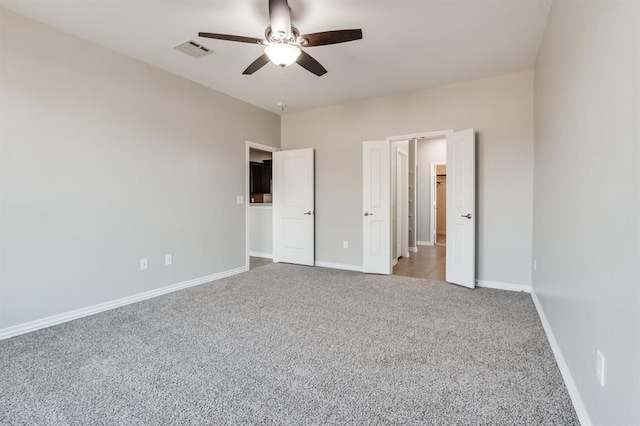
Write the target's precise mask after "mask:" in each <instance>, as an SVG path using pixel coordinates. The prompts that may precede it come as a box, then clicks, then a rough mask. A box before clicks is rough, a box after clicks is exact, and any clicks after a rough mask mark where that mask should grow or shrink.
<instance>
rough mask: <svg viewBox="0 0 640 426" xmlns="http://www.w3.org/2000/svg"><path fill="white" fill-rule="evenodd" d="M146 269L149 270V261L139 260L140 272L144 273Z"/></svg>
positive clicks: (145, 259)
mask: <svg viewBox="0 0 640 426" xmlns="http://www.w3.org/2000/svg"><path fill="white" fill-rule="evenodd" d="M147 269H149V259H147V258H146V257H145V258H144V259H140V270H141V271H146V270H147Z"/></svg>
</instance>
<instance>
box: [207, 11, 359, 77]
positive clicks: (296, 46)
mask: <svg viewBox="0 0 640 426" xmlns="http://www.w3.org/2000/svg"><path fill="white" fill-rule="evenodd" d="M269 20H270V21H271V22H270V25H269V26H268V27H267V29H266V30H265V33H264V39H260V38H254V37H243V36H236V35H229V34H216V33H205V32H201V33H198V35H199V36H200V37H206V38H214V39H218V40H228V41H237V42H240V43H251V44H259V45H263V46H266V47H265V49H264V53H263V54H262V55H261V56H260V57H259V58H258V59H256V60H255V61H253V63H252V64H251V65H249V66H248V67H247V69H245V70H244V71H243V73H242V74H253V73H254V72H256V71H258V70H259V69H260V68H262V67H263V66H265V65H266V64H268V63H269V61H271V62H273V63H274V64H276V65H278V66H280V67H283V68H284V67H286V66H289V65H291V64H293V63H294V62H296V63H297V64H298V65H300V66H301V67H302V68H304V69H306V70H307V71H310V72H312V73H314V74H315V75H317V76H322V75H324V74H326V73H327V70H326V69H325V68H324V67H323V66H322V65H320V62H318V61H317V60H315V59H314V58H313V57H312V56H311V55H309V54H308V53H307V52H305V51H303V50H302V49H301V47H314V46H326V45H329V44H337V43H345V42H347V41H353V40H360V39H361V38H362V30H360V29H354V30H334V31H323V32H319V33H312V34H304V35H300V32H299V31H298V29H297V28H296V27H295V26H293V25H291V10H290V8H289V3H288V2H287V0H269Z"/></svg>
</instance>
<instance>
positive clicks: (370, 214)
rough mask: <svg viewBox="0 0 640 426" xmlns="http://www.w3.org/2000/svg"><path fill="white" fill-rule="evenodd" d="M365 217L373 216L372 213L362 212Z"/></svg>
mask: <svg viewBox="0 0 640 426" xmlns="http://www.w3.org/2000/svg"><path fill="white" fill-rule="evenodd" d="M364 215H365V216H373V213H369V212H364Z"/></svg>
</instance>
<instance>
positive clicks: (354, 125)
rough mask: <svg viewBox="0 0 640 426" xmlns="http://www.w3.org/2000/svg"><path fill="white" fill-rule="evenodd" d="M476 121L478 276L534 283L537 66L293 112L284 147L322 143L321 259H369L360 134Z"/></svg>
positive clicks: (285, 122)
mask: <svg viewBox="0 0 640 426" xmlns="http://www.w3.org/2000/svg"><path fill="white" fill-rule="evenodd" d="M471 127H473V128H475V130H476V132H477V133H478V134H477V139H478V211H477V213H478V215H477V218H478V237H479V240H478V268H477V277H478V278H479V279H482V280H489V281H496V282H506V283H515V284H530V281H531V221H532V218H531V215H532V213H531V212H532V168H533V162H532V160H533V151H532V150H533V73H532V72H523V73H518V74H513V75H507V76H503V77H496V78H489V79H484V80H478V81H470V82H466V83H462V84H456V85H453V86H446V87H440V88H436V89H430V90H422V91H417V92H412V93H408V94H400V95H396V96H388V97H383V98H376V99H371V100H366V101H361V102H355V103H349V104H344V105H336V106H331V107H326V108H320V109H316V110H312V111H306V112H301V113H296V114H293V113H292V114H288V115H285V116H284V117H283V119H282V147H283V148H284V149H294V148H304V147H311V148H315V149H316V213H317V215H316V258H317V259H318V260H320V261H325V262H334V263H342V264H348V265H362V141H365V140H379V139H384V138H386V137H387V136H396V135H405V134H411V133H419V132H427V131H438V130H449V129H454V130H462V129H467V128H471ZM343 240H348V241H349V249H343V248H342V241H343Z"/></svg>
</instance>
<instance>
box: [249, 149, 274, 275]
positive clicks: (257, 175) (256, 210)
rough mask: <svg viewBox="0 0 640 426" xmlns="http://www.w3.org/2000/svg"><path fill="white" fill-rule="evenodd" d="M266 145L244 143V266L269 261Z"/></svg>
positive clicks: (269, 175) (270, 229)
mask: <svg viewBox="0 0 640 426" xmlns="http://www.w3.org/2000/svg"><path fill="white" fill-rule="evenodd" d="M279 150H280V149H279V148H275V147H272V146H269V145H263V144H259V143H255V142H247V143H246V156H245V163H246V188H245V200H246V203H245V205H246V211H245V215H246V216H245V220H246V224H247V225H246V247H247V253H246V257H247V260H246V268H247V269H255V268H259V267H261V266H265V265H268V264H270V263H272V262H273V199H272V197H273V195H272V194H273V174H272V160H273V153H274V152H277V151H279Z"/></svg>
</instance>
